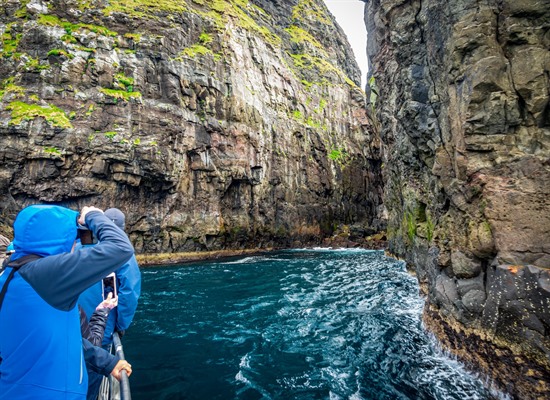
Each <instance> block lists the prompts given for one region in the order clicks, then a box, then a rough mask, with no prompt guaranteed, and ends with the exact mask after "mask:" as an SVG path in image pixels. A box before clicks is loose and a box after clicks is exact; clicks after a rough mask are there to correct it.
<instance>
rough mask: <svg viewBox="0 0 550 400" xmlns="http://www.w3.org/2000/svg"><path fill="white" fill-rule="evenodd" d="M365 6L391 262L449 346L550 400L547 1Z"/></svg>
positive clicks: (375, 0)
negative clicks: (420, 296)
mask: <svg viewBox="0 0 550 400" xmlns="http://www.w3.org/2000/svg"><path fill="white" fill-rule="evenodd" d="M366 3H367V6H366V13H365V18H366V24H367V30H368V53H369V59H370V72H369V73H370V75H371V76H372V77H373V78H372V80H371V86H373V87H374V89H375V91H376V93H377V94H378V95H379V96H378V98H377V99H376V101H375V102H374V104H371V106H372V107H373V109H374V113H375V114H376V116H377V119H378V125H379V126H380V132H381V139H382V142H383V153H384V156H383V166H382V169H383V175H384V181H385V195H384V203H385V206H386V208H387V209H388V211H389V223H388V235H389V239H390V250H391V251H392V252H393V253H395V254H397V255H399V256H401V257H404V258H406V259H407V261H408V262H409V264H410V265H412V266H415V268H416V271H417V274H418V277H419V280H420V282H421V285H422V287H423V289H424V291H425V292H426V294H427V296H428V300H427V307H426V313H425V316H426V318H425V320H426V323H427V324H428V326H429V327H430V328H431V329H432V330H434V331H435V332H436V333H437V334H438V336H439V337H440V339H441V340H442V341H443V342H444V343H446V344H447V345H448V346H449V347H450V348H451V349H453V350H454V351H455V352H456V353H457V354H459V355H460V356H461V357H462V358H463V359H466V360H467V361H469V362H471V363H472V365H473V366H474V368H480V369H482V370H484V371H485V372H486V373H488V374H489V375H490V376H491V377H492V378H493V379H494V380H495V381H496V382H497V383H498V384H499V386H500V387H504V388H505V389H506V390H507V391H509V392H511V393H513V395H514V396H515V397H517V398H521V399H528V398H548V397H549V396H550V200H549V198H550V197H549V195H550V103H549V99H550V97H549V92H550V1H548V0H543V1H523V0H510V1H508V0H499V1H497V0H482V1H473V0H461V1H451V2H444V1H438V0H383V1H382V0H370V1H367V2H366ZM371 99H373V100H374V99H375V97H372V96H371Z"/></svg>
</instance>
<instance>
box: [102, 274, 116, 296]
mask: <svg viewBox="0 0 550 400" xmlns="http://www.w3.org/2000/svg"><path fill="white" fill-rule="evenodd" d="M101 293H103V300H105V299H106V298H107V296H108V295H109V293H112V294H113V297H112V298H115V297H116V275H115V273H114V272H111V273H110V274H109V275H107V276H106V277H105V278H103V279H102V280H101Z"/></svg>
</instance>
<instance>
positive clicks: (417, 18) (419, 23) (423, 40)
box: [414, 0, 451, 158]
mask: <svg viewBox="0 0 550 400" xmlns="http://www.w3.org/2000/svg"><path fill="white" fill-rule="evenodd" d="M418 4H419V7H418V11H417V12H416V14H415V16H414V20H415V22H416V24H417V26H418V30H419V31H420V42H421V43H422V44H423V45H424V49H425V53H424V54H423V57H424V61H425V64H426V67H427V70H428V77H429V79H430V84H431V88H432V91H433V93H434V95H435V97H436V98H437V102H438V103H441V96H440V95H439V93H438V92H437V86H436V80H435V78H434V76H433V73H432V65H431V63H430V57H429V55H428V50H427V42H426V38H425V32H424V27H423V26H424V24H423V23H422V21H421V20H420V14H421V13H422V10H423V6H424V5H423V0H418ZM428 104H429V105H430V108H431V110H432V111H433V113H434V114H435V120H436V123H437V134H438V137H439V140H440V141H441V146H442V147H443V149H444V151H445V152H446V153H447V155H448V156H449V158H451V154H450V153H449V151H448V150H447V148H446V147H445V141H444V139H443V131H442V129H441V122H440V121H439V118H440V113H439V109H438V107H437V106H436V105H435V104H434V103H433V102H432V99H431V96H428Z"/></svg>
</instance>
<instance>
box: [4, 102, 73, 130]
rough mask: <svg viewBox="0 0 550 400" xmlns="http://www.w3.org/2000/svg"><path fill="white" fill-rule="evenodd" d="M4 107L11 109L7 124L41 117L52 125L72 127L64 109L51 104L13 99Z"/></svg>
mask: <svg viewBox="0 0 550 400" xmlns="http://www.w3.org/2000/svg"><path fill="white" fill-rule="evenodd" d="M6 109H8V110H11V121H10V122H9V125H19V124H21V123H22V122H23V121H30V120H33V119H35V118H38V117H42V118H44V119H45V120H46V121H47V122H48V123H49V124H50V125H51V126H53V127H59V128H72V127H73V126H72V124H71V122H70V121H69V118H68V117H67V115H66V114H65V111H63V110H62V109H60V108H58V107H56V106H54V105H51V104H50V105H48V106H45V107H43V106H39V105H38V104H28V103H25V102H22V101H13V102H11V103H10V104H8V105H7V107H6Z"/></svg>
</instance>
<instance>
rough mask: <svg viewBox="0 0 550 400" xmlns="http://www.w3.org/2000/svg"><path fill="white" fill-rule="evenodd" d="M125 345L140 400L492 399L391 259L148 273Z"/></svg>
mask: <svg viewBox="0 0 550 400" xmlns="http://www.w3.org/2000/svg"><path fill="white" fill-rule="evenodd" d="M142 274H143V288H142V290H143V294H142V297H141V299H140V305H139V308H138V311H137V313H136V317H135V320H134V323H133V325H132V327H131V328H130V329H129V331H128V332H127V334H126V335H125V336H124V338H123V344H124V349H125V352H126V358H127V359H128V360H129V362H130V363H131V364H132V366H133V369H134V372H133V375H132V376H131V378H130V381H131V388H132V398H133V399H134V400H140V399H148V400H149V399H155V400H158V399H166V400H168V399H171V400H176V399H197V400H199V399H200V400H210V399H242V400H253V399H303V400H306V399H307V400H309V399H330V400H337V399H352V400H359V399H388V400H390V399H391V400H394V399H446V400H447V399H460V400H464V399H490V398H493V397H492V396H491V394H490V393H489V391H488V390H487V389H485V387H484V385H483V382H482V381H481V380H480V379H479V378H478V377H476V376H474V375H472V374H471V373H469V372H468V371H467V370H466V369H465V368H464V367H463V366H462V365H461V364H460V363H459V362H457V361H456V360H455V359H453V358H452V357H451V356H449V355H448V354H445V353H444V352H443V351H442V350H441V349H440V348H439V347H438V345H437V343H436V341H435V340H434V339H433V338H432V337H431V335H430V334H428V333H427V332H426V331H425V330H424V327H423V324H422V320H421V313H422V307H423V304H424V299H423V298H422V297H421V296H420V294H419V287H418V283H417V281H416V278H415V277H413V276H411V275H410V274H409V273H408V272H407V271H406V269H405V265H404V264H403V263H402V262H400V261H396V260H394V259H391V258H388V257H386V256H385V255H384V253H383V252H381V251H366V250H321V249H320V250H294V251H285V252H276V253H270V254H268V255H261V256H254V257H245V258H240V259H230V260H223V261H217V262H206V263H200V264H188V265H182V266H171V267H162V268H151V269H143V270H142Z"/></svg>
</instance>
